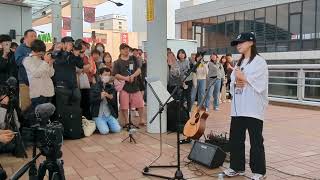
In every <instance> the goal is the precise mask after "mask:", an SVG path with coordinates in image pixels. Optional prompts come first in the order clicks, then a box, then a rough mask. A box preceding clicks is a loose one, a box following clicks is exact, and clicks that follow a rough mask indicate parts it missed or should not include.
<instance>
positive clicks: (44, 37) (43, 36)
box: [38, 33, 52, 43]
mask: <svg viewBox="0 0 320 180" xmlns="http://www.w3.org/2000/svg"><path fill="white" fill-rule="evenodd" d="M38 39H40V40H41V41H43V42H45V43H52V35H51V33H44V34H39V35H38Z"/></svg>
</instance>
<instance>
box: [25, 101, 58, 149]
mask: <svg viewBox="0 0 320 180" xmlns="http://www.w3.org/2000/svg"><path fill="white" fill-rule="evenodd" d="M54 111H55V107H54V105H52V104H51V103H45V104H41V105H38V106H37V107H36V108H35V110H34V112H28V113H29V114H28V116H27V117H28V118H29V119H32V122H33V124H31V125H30V127H28V128H23V130H22V131H24V132H25V131H29V133H26V134H29V135H30V136H29V137H28V139H26V141H28V142H32V144H33V145H34V146H36V147H37V148H39V149H40V151H43V150H45V149H49V148H58V149H59V148H60V147H61V146H62V144H63V125H62V124H61V123H60V122H58V121H53V122H50V116H52V115H53V113H54ZM46 154H47V153H46Z"/></svg>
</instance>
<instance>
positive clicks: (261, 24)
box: [255, 8, 265, 43]
mask: <svg viewBox="0 0 320 180" xmlns="http://www.w3.org/2000/svg"><path fill="white" fill-rule="evenodd" d="M264 29H265V9H264V8H262V9H256V10H255V33H256V39H257V42H258V43H259V41H260V42H264V36H265V33H264Z"/></svg>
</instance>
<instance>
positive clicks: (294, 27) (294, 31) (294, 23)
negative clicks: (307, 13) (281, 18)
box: [290, 14, 301, 40]
mask: <svg viewBox="0 0 320 180" xmlns="http://www.w3.org/2000/svg"><path fill="white" fill-rule="evenodd" d="M300 25H301V15H300V14H293V15H290V35H291V38H290V39H291V40H297V39H301V37H300V35H301V34H300V33H301V31H300Z"/></svg>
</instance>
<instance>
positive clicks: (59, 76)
mask: <svg viewBox="0 0 320 180" xmlns="http://www.w3.org/2000/svg"><path fill="white" fill-rule="evenodd" d="M61 42H62V43H63V48H62V49H60V50H55V51H54V52H53V56H52V57H53V58H54V59H55V61H54V63H53V67H54V70H55V73H54V78H53V80H54V85H55V94H56V98H55V100H56V101H55V102H56V108H57V111H56V112H57V114H56V115H57V118H60V120H61V122H62V123H63V126H64V128H65V131H64V133H65V137H68V136H70V137H71V136H72V137H71V138H74V139H77V138H81V136H80V134H81V132H80V131H82V125H81V108H80V100H81V94H80V89H79V88H78V84H77V74H76V67H77V68H79V69H82V68H83V66H84V63H83V60H82V58H81V54H82V53H84V52H81V50H82V42H83V41H77V42H78V43H75V44H74V40H73V38H72V37H69V36H67V37H64V38H62V40H61ZM78 116H79V118H78ZM70 117H72V118H73V120H74V121H73V120H70ZM68 133H70V134H68Z"/></svg>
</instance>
